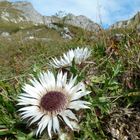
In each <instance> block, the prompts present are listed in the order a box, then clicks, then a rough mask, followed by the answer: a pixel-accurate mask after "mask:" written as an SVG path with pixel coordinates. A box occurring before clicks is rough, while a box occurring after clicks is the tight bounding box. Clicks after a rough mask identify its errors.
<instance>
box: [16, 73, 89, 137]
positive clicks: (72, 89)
mask: <svg viewBox="0 0 140 140" xmlns="http://www.w3.org/2000/svg"><path fill="white" fill-rule="evenodd" d="M22 89H23V93H21V94H20V95H19V98H18V105H20V106H21V108H20V109H19V111H20V115H21V117H22V118H23V119H26V120H28V122H29V123H30V124H33V123H35V124H37V130H36V135H40V134H41V133H42V132H43V130H44V129H47V131H48V134H49V136H50V137H51V136H52V135H51V133H52V130H53V131H54V132H56V133H57V132H59V131H60V128H59V127H60V124H59V121H60V119H62V120H63V121H64V122H65V123H66V125H68V126H69V127H70V128H71V129H72V130H73V129H74V128H75V124H74V123H76V121H78V119H77V117H76V115H75V114H74V113H73V110H79V109H86V108H89V106H88V105H89V104H90V103H89V102H87V101H83V100H79V99H80V98H81V97H83V96H85V95H87V94H89V93H90V92H89V91H87V90H86V89H85V85H84V84H83V83H77V84H76V77H75V78H74V77H70V78H69V79H68V77H67V73H65V74H63V73H62V72H59V73H58V74H57V75H56V76H54V74H53V73H52V72H50V71H48V72H42V73H40V74H39V76H38V77H37V79H36V78H33V79H31V80H30V84H25V85H24V86H23V88H22Z"/></svg>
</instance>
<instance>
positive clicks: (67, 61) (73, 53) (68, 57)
mask: <svg viewBox="0 0 140 140" xmlns="http://www.w3.org/2000/svg"><path fill="white" fill-rule="evenodd" d="M90 55H91V51H90V50H89V49H88V48H87V47H85V48H79V47H78V48H76V49H74V50H72V49H71V50H69V51H68V52H66V53H64V54H63V56H61V57H60V59H59V60H58V59H57V58H56V57H55V58H52V60H51V61H50V65H52V66H53V67H55V68H63V67H68V66H71V65H72V61H73V60H74V61H75V63H76V64H79V65H80V64H81V63H83V62H84V61H85V60H86V59H87V58H89V56H90Z"/></svg>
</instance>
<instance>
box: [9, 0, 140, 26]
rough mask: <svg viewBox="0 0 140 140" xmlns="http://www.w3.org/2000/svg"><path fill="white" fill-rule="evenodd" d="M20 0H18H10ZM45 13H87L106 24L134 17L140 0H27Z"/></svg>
mask: <svg viewBox="0 0 140 140" xmlns="http://www.w3.org/2000/svg"><path fill="white" fill-rule="evenodd" d="M10 1H18V0H10ZM20 1H22V0H20ZM27 1H29V2H31V3H32V4H33V6H34V7H35V9H36V10H37V11H38V12H40V13H41V14H43V15H54V14H55V13H57V12H58V11H60V10H61V11H65V12H66V13H73V14H75V15H85V16H87V17H89V18H91V19H92V20H93V21H95V22H97V23H100V22H101V21H102V23H103V25H104V26H108V25H111V24H113V23H115V22H116V21H119V20H125V19H128V18H130V17H132V16H133V15H134V14H135V13H136V12H137V11H140V0H133V1H132V0H67V1H66V0H57V1H56V0H27Z"/></svg>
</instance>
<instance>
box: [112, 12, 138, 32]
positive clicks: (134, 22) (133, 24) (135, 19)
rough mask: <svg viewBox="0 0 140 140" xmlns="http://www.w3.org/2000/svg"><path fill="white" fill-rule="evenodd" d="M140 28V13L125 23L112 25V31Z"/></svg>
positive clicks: (120, 22) (119, 22)
mask: <svg viewBox="0 0 140 140" xmlns="http://www.w3.org/2000/svg"><path fill="white" fill-rule="evenodd" d="M138 26H140V12H137V14H136V15H134V16H133V17H132V18H130V19H128V20H124V21H118V22H116V23H115V24H113V25H111V27H110V28H111V29H116V28H134V27H135V28H137V27H138Z"/></svg>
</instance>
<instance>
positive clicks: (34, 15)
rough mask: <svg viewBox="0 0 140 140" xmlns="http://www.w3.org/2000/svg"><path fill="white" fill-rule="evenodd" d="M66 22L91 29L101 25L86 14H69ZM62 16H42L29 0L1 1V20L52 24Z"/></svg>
mask: <svg viewBox="0 0 140 140" xmlns="http://www.w3.org/2000/svg"><path fill="white" fill-rule="evenodd" d="M65 19H66V20H65V23H66V24H70V25H73V26H77V27H81V28H83V29H86V30H89V31H98V30H99V29H100V26H99V25H98V24H96V23H94V22H93V21H92V20H90V19H88V18H87V17H85V16H74V15H72V14H68V15H67V18H65ZM61 20H63V19H62V18H59V17H56V16H42V15H41V14H40V13H38V12H37V11H36V10H35V9H34V7H33V6H32V4H31V3H29V2H23V1H20V2H14V3H12V2H8V1H0V22H5V21H6V22H13V23H21V22H32V23H33V24H45V25H48V26H50V24H53V23H60V21H61Z"/></svg>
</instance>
